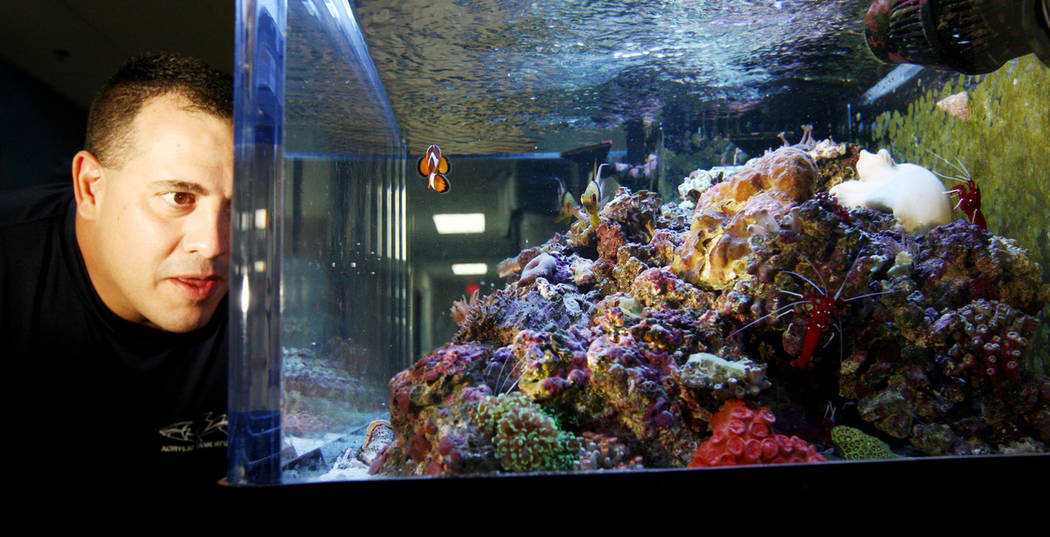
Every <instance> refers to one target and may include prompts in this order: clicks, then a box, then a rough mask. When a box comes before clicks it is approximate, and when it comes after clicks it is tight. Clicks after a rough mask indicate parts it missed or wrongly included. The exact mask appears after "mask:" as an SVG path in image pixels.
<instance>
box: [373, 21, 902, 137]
mask: <svg viewBox="0 0 1050 537" xmlns="http://www.w3.org/2000/svg"><path fill="white" fill-rule="evenodd" d="M867 4H868V2H866V1H865V0H808V1H803V0H782V1H769V0H735V1H705V0H693V1H689V0H678V1H672V0H661V1H633V2H632V1H585V0H564V1H537V2H522V1H514V0H488V1H480V2H452V1H443V2H432V1H425V0H407V1H398V2H389V1H385V0H355V2H354V5H355V7H356V11H357V14H358V17H359V18H360V21H361V26H362V29H363V31H364V33H365V35H366V38H367V40H368V43H369V47H370V50H371V54H372V57H373V59H374V61H375V63H376V65H377V67H378V69H379V72H380V76H381V78H382V79H383V83H384V85H385V87H386V90H387V92H388V94H389V96H390V99H391V102H392V105H393V108H394V110H395V112H396V113H397V115H398V120H399V123H400V125H401V127H402V129H403V131H404V134H405V136H406V139H407V141H408V146H409V150H410V151H421V150H422V149H423V148H425V147H426V145H427V144H428V143H430V141H432V140H442V141H443V147H444V148H445V150H446V151H447V152H450V153H501V152H523V151H535V150H540V151H545V150H560V149H564V148H565V146H564V142H565V140H566V134H565V133H567V132H568V133H570V134H569V135H568V136H569V137H570V138H572V137H578V138H580V140H579V142H580V143H584V142H589V141H590V140H591V139H590V138H587V137H586V133H588V132H595V131H600V130H602V129H610V128H613V129H614V128H617V127H618V126H620V125H621V124H622V123H623V122H624V121H625V120H630V119H636V120H643V121H649V120H657V121H660V122H662V123H665V124H666V123H668V122H672V123H674V124H675V125H676V126H680V127H682V128H692V129H695V127H694V126H693V124H700V123H701V122H702V121H703V120H704V119H712V118H718V117H727V116H728V117H741V116H746V115H748V114H762V115H764V116H766V117H769V116H771V115H778V114H781V115H783V114H786V113H788V111H787V110H784V108H791V110H790V114H792V115H793V116H797V119H798V120H800V121H802V120H806V119H807V114H809V115H817V116H818V117H819V116H821V115H824V114H826V113H827V111H826V109H827V108H828V107H829V106H831V102H837V101H838V100H839V99H841V98H843V97H845V96H852V95H853V94H856V93H859V92H863V91H864V90H865V89H866V87H867V86H866V84H867V85H870V82H874V81H875V80H877V79H878V77H879V76H880V74H881V73H882V72H883V71H884V69H883V68H882V67H881V66H879V65H878V64H877V63H876V62H875V61H874V59H873V58H872V57H871V55H870V53H868V51H867V50H866V48H865V45H864V42H863V32H862V29H861V28H860V21H861V20H862V18H863V13H864V10H865V9H866V8H867ZM788 95H790V102H791V106H790V107H786V106H782V105H780V104H776V100H777V98H778V97H780V99H781V100H783V99H785V98H787V96H788ZM672 120H673V121H672ZM559 135H560V136H559ZM570 143H571V142H570ZM556 144H561V145H558V146H557V147H553V146H552V145H556Z"/></svg>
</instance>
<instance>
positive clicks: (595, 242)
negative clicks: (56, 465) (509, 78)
mask: <svg viewBox="0 0 1050 537" xmlns="http://www.w3.org/2000/svg"><path fill="white" fill-rule="evenodd" d="M860 158H861V150H860V148H858V147H856V146H853V145H848V144H835V143H833V142H831V141H827V140H825V141H820V142H816V143H812V142H811V143H809V144H807V145H805V146H803V145H795V146H786V147H782V148H779V149H777V150H776V151H771V152H769V153H767V154H766V155H764V156H762V157H760V158H757V159H753V160H752V161H750V162H748V163H747V164H746V165H745V166H743V167H742V168H740V169H738V170H736V172H735V174H734V175H732V176H723V177H721V178H720V180H719V181H718V182H715V183H714V184H713V186H710V187H709V188H706V189H704V190H703V191H702V192H699V191H698V190H697V188H694V186H689V187H686V188H683V189H682V194H683V197H684V199H679V200H674V201H673V202H669V203H664V204H661V202H660V200H659V199H658V198H657V197H656V195H655V194H653V193H650V192H646V191H637V192H631V191H629V190H627V189H624V188H621V189H619V190H617V191H616V193H615V194H614V195H613V196H612V197H611V198H610V199H609V201H608V202H607V203H606V204H605V205H604V206H602V207H601V208H600V210H598V211H597V216H598V221H597V225H594V223H593V222H591V221H590V219H589V218H588V219H578V220H577V221H576V222H574V223H573V224H572V226H571V228H570V229H569V231H568V232H567V233H565V234H557V235H555V236H554V237H553V238H551V239H550V240H549V241H547V242H546V243H544V244H541V245H538V246H534V247H531V248H528V249H526V250H523V251H522V252H521V253H519V254H518V255H517V256H515V257H513V258H510V259H508V260H506V261H504V262H503V263H501V265H500V272H501V274H502V275H503V277H505V278H506V280H507V284H506V286H505V287H504V288H502V289H497V290H494V291H492V292H491V293H489V294H488V295H486V296H474V297H471V298H469V299H464V300H462V301H457V303H456V304H455V306H454V308H453V314H454V316H455V319H456V321H457V324H458V326H459V330H458V332H457V333H456V334H455V336H454V337H453V339H452V342H451V343H449V344H448V345H445V346H444V347H442V348H440V349H437V350H435V351H433V352H432V353H430V354H429V355H427V356H425V357H423V358H422V359H420V360H419V361H418V362H416V363H415V365H413V366H412V367H411V368H409V369H406V370H405V371H402V372H401V373H399V374H397V375H396V376H395V377H394V378H393V379H392V380H391V381H390V388H391V393H392V396H391V404H390V408H391V420H390V422H391V425H392V427H393V429H394V431H395V439H394V441H393V442H391V443H390V444H389V445H388V446H387V448H386V449H385V450H384V451H383V452H382V453H380V454H379V455H378V456H377V457H376V458H375V459H374V460H373V462H372V471H373V472H376V473H382V474H385V475H452V474H473V473H493V472H536V471H562V470H569V471H571V470H581V471H582V470H586V471H595V470H610V469H623V468H640V467H645V468H667V467H682V466H686V465H694V466H698V465H710V464H747V463H755V464H769V463H780V462H819V461H821V460H823V454H830V453H831V452H832V449H835V448H837V449H838V450H839V452H840V453H841V454H842V456H843V457H844V458H853V457H862V458H874V457H877V456H882V455H886V454H887V453H886V450H883V451H880V449H882V447H880V446H884V444H883V442H886V441H888V442H889V443H890V444H891V445H893V446H894V449H896V450H898V451H900V450H901V449H904V450H907V452H908V453H909V454H910V453H916V454H929V455H942V454H976V453H1017V452H1031V451H1041V450H1045V448H1046V444H1047V443H1048V442H1050V379H1048V378H1047V377H1046V376H1045V375H1043V374H1041V373H1040V372H1039V371H1036V370H1033V369H1032V368H1030V367H1028V365H1027V364H1028V355H1030V354H1031V352H1032V349H1033V340H1034V339H1035V338H1036V336H1037V334H1038V333H1039V330H1040V329H1041V323H1040V321H1039V320H1038V318H1037V315H1038V314H1039V313H1040V311H1042V310H1043V309H1044V308H1045V307H1046V305H1047V303H1050V285H1046V284H1044V283H1042V277H1043V276H1042V273H1041V269H1040V267H1039V265H1038V264H1036V263H1034V262H1033V261H1032V259H1031V257H1030V256H1029V254H1028V252H1027V251H1026V250H1025V249H1023V248H1020V247H1019V246H1018V245H1017V244H1016V243H1015V242H1014V241H1012V240H1010V239H1006V238H1003V237H1001V236H998V235H994V234H992V233H990V232H989V231H987V230H984V229H981V228H980V227H978V226H976V225H973V224H971V223H969V222H968V221H967V220H965V219H963V218H959V219H958V220H956V221H954V222H950V223H946V224H943V225H939V226H936V227H933V228H932V229H928V230H923V231H921V232H909V231H908V230H907V229H906V228H905V227H904V226H902V225H900V223H899V222H898V218H897V217H896V216H894V215H893V214H890V213H887V212H884V211H880V210H877V209H873V208H869V207H863V206H862V207H854V208H851V209H850V208H846V207H844V206H843V205H841V204H840V203H839V201H838V200H837V199H836V197H835V196H832V195H830V194H829V193H828V189H829V188H830V187H832V186H834V185H838V184H842V183H843V182H844V181H850V180H852V179H853V178H854V177H856V170H855V167H854V166H853V165H854V164H855V163H856V162H857V161H858V160H859V159H860ZM694 198H695V200H694ZM685 201H689V202H691V203H693V202H695V208H693V209H691V210H690V209H689V208H688V207H689V204H687V203H684V202H685ZM803 358H804V359H803ZM846 406H848V407H849V408H850V409H851V410H850V412H849V413H840V415H839V418H838V422H837V423H833V422H832V420H831V419H830V418H829V409H832V410H833V409H835V408H839V407H846ZM830 414H831V415H833V414H834V412H831V413H830ZM774 416H776V417H774ZM774 424H775V425H776V427H777V428H778V431H776V432H774V431H773V429H772V427H773V426H774ZM833 427H834V428H833ZM851 428H852V429H851ZM860 430H863V431H865V433H864V434H865V436H861V433H859V432H853V431H860Z"/></svg>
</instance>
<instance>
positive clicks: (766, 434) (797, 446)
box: [689, 399, 825, 468]
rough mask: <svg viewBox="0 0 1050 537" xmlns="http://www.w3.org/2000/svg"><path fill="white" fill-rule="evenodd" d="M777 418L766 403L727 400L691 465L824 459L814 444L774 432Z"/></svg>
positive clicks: (731, 464)
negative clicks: (709, 435)
mask: <svg viewBox="0 0 1050 537" xmlns="http://www.w3.org/2000/svg"><path fill="white" fill-rule="evenodd" d="M776 421H777V418H776V416H774V415H773V412H771V411H770V410H769V409H768V408H766V407H760V406H756V405H754V404H752V403H748V402H746V401H741V400H739V399H734V400H730V401H726V403H725V404H724V405H722V408H721V410H719V411H718V413H717V414H715V415H714V417H712V418H711V428H712V429H713V430H714V434H712V435H711V438H708V439H707V440H706V441H705V442H704V443H703V444H701V445H700V447H699V448H698V449H697V450H696V452H695V453H693V462H691V463H689V467H690V468H702V467H705V466H737V465H748V464H782V463H791V462H823V461H824V460H825V459H824V457H823V456H822V455H821V454H819V453H817V451H816V449H814V448H813V446H811V445H809V444H808V443H806V442H805V441H804V440H802V439H800V438H799V437H797V436H792V437H790V438H788V437H787V436H784V435H782V434H776V433H774V432H773V429H772V426H773V423H775V422H776Z"/></svg>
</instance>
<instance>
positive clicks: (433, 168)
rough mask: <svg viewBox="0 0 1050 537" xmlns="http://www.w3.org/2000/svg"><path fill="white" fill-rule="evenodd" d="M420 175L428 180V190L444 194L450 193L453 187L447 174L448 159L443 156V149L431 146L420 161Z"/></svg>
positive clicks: (417, 167) (417, 166)
mask: <svg viewBox="0 0 1050 537" xmlns="http://www.w3.org/2000/svg"><path fill="white" fill-rule="evenodd" d="M416 169H417V170H418V171H419V175H422V176H423V177H426V178H427V188H428V189H431V190H434V191H436V192H440V193H442V194H444V193H445V192H448V191H449V189H450V188H451V185H450V184H449V182H448V179H446V178H445V174H446V173H448V170H449V166H448V159H447V158H445V157H443V156H442V155H441V148H440V147H438V146H437V145H435V144H431V145H430V147H428V148H427V152H426V153H424V154H423V156H422V157H420V159H419V164H417V165H416Z"/></svg>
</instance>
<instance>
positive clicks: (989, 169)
mask: <svg viewBox="0 0 1050 537" xmlns="http://www.w3.org/2000/svg"><path fill="white" fill-rule="evenodd" d="M962 91H966V92H967V94H968V96H969V101H970V106H971V119H970V120H969V121H965V120H962V119H959V118H956V117H953V116H952V115H949V114H948V113H946V112H944V111H942V110H941V109H939V108H938V107H937V102H938V101H940V100H942V99H944V98H946V97H948V96H950V95H954V94H957V93H959V92H962ZM1048 95H1050V68H1047V67H1046V66H1045V65H1043V64H1042V63H1040V62H1039V60H1038V59H1036V57H1035V56H1034V55H1031V54H1030V55H1028V56H1024V57H1021V58H1018V59H1016V60H1013V61H1010V62H1007V63H1006V64H1005V65H1003V66H1002V67H1001V68H999V69H998V70H997V71H995V72H992V73H989V74H987V75H984V76H980V77H970V76H963V75H960V76H958V77H957V78H956V79H955V80H954V81H951V82H950V83H947V84H944V85H943V86H942V87H939V88H935V89H931V90H929V91H927V92H926V93H925V94H923V95H922V96H921V97H920V98H918V99H917V100H915V101H914V102H912V103H911V104H910V105H909V106H908V109H907V111H906V112H905V113H903V114H901V113H899V112H897V111H893V112H885V113H883V114H881V115H879V116H878V118H877V119H876V122H875V126H874V139H875V141H876V142H877V143H879V144H882V145H883V147H886V148H888V149H889V150H890V152H891V153H892V154H893V157H894V159H895V160H897V162H913V163H916V164H921V165H923V166H926V167H927V168H930V169H932V170H936V171H939V172H940V173H943V174H946V175H955V174H957V173H958V172H956V171H954V170H952V168H951V167H949V166H948V165H947V164H946V163H945V162H944V160H942V159H941V157H943V158H944V159H948V160H950V161H953V162H961V163H962V164H963V165H964V166H965V167H966V169H967V170H968V171H969V173H970V175H971V176H972V178H973V180H974V181H975V182H976V184H977V186H978V188H980V191H981V201H982V204H983V208H982V209H983V211H984V215H985V218H986V219H987V222H988V230H989V231H991V232H992V233H995V234H998V235H1001V236H1004V237H1009V238H1012V239H1015V240H1016V241H1017V244H1018V245H1019V246H1021V247H1022V248H1026V249H1027V250H1028V251H1029V252H1030V253H1031V256H1032V259H1033V260H1034V261H1036V262H1038V263H1039V264H1040V265H1042V267H1043V280H1042V281H1043V282H1044V283H1046V282H1050V270H1047V268H1048V267H1050V231H1048V229H1047V222H1050V171H1048V170H1050V168H1048V166H1047V165H1048V163H1050V106H1048V104H1047V96H1048ZM874 149H876V148H873V150H874ZM934 152H936V154H934ZM937 155H940V157H939V156H937ZM946 183H951V181H946ZM946 186H948V187H949V188H950V187H951V186H953V185H952V184H946ZM1039 317H1040V320H1041V321H1042V328H1041V330H1040V335H1039V341H1038V342H1037V343H1036V344H1035V346H1034V348H1033V352H1031V353H1030V355H1029V358H1030V360H1031V361H1032V362H1033V363H1031V364H1030V366H1031V367H1035V368H1037V369H1040V370H1042V371H1043V372H1050V359H1048V358H1047V353H1048V352H1050V346H1048V344H1047V325H1048V321H1050V310H1048V309H1047V308H1044V309H1043V312H1042V313H1041V314H1040V316H1039Z"/></svg>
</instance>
